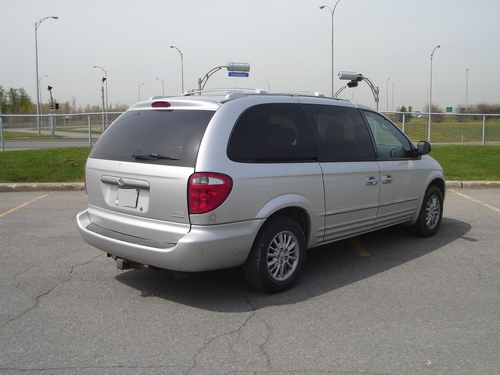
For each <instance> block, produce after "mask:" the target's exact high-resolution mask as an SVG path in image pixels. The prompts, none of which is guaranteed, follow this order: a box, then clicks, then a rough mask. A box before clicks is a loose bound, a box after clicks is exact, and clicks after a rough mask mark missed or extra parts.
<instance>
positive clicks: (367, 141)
mask: <svg viewBox="0 0 500 375" xmlns="http://www.w3.org/2000/svg"><path fill="white" fill-rule="evenodd" d="M304 110H305V112H306V113H307V116H308V118H309V121H310V123H311V124H312V125H313V130H314V133H315V134H314V136H315V138H316V145H317V148H318V161H322V162H328V161H370V160H375V154H374V149H373V143H372V140H371V138H370V133H369V131H368V129H367V127H366V124H365V122H364V121H363V117H362V115H361V114H360V113H359V111H358V110H357V109H355V108H345V107H336V106H330V105H304Z"/></svg>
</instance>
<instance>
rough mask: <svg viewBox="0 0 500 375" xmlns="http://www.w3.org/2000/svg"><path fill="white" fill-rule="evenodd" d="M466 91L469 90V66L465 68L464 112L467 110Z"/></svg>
mask: <svg viewBox="0 0 500 375" xmlns="http://www.w3.org/2000/svg"><path fill="white" fill-rule="evenodd" d="M468 91H469V68H467V69H465V111H466V112H469V105H468Z"/></svg>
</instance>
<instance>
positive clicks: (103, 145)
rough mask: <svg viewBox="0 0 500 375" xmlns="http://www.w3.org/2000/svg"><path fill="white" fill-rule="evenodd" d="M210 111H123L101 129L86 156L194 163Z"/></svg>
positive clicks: (159, 162)
mask: <svg viewBox="0 0 500 375" xmlns="http://www.w3.org/2000/svg"><path fill="white" fill-rule="evenodd" d="M214 113H215V112H214V111H205V110H196V111H193V110H161V111H153V110H145V111H129V112H125V113H124V114H123V115H122V116H120V117H119V118H118V119H117V120H116V121H115V122H114V123H113V125H112V126H110V127H109V128H108V129H107V130H106V131H105V132H104V133H103V135H102V136H101V138H100V139H99V141H98V142H97V143H96V144H95V146H94V148H93V149H92V151H91V153H90V155H89V157H91V158H96V159H106V160H117V161H133V162H138V163H153V164H164V165H176V166H183V167H194V165H195V162H196V156H197V154H198V149H199V147H200V142H201V139H202V138H203V134H204V133H205V129H206V128H207V125H208V123H209V122H210V119H211V118H212V116H213V115H214ZM133 155H135V157H134V156H133Z"/></svg>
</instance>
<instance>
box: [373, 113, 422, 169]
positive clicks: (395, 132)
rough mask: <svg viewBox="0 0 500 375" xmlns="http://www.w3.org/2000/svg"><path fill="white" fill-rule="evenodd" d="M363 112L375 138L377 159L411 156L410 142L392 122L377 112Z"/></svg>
mask: <svg viewBox="0 0 500 375" xmlns="http://www.w3.org/2000/svg"><path fill="white" fill-rule="evenodd" d="M364 114H365V117H366V121H367V122H368V124H369V126H370V129H371V132H372V135H373V139H374V140H375V146H376V148H377V155H378V160H394V159H407V158H412V157H413V151H412V146H411V142H410V141H409V140H408V138H406V136H405V135H404V134H403V133H402V132H401V131H400V130H399V129H398V128H397V127H396V126H395V125H394V124H393V123H391V122H390V121H389V120H387V119H386V118H385V117H383V116H381V115H380V114H378V113H374V112H368V111H364Z"/></svg>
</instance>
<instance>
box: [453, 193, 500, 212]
mask: <svg viewBox="0 0 500 375" xmlns="http://www.w3.org/2000/svg"><path fill="white" fill-rule="evenodd" d="M448 190H449V191H451V192H452V193H455V194H456V195H458V196H460V197H462V198H465V199H468V200H470V201H472V202H474V203H479V204H480V205H482V206H484V207H486V208H489V209H490V210H493V211H495V212H500V208H498V207H495V206H492V205H490V204H487V203H483V202H481V201H480V200H477V199H474V198H472V197H469V196H468V195H465V194H463V193H460V192H458V191H456V190H453V189H448Z"/></svg>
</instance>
